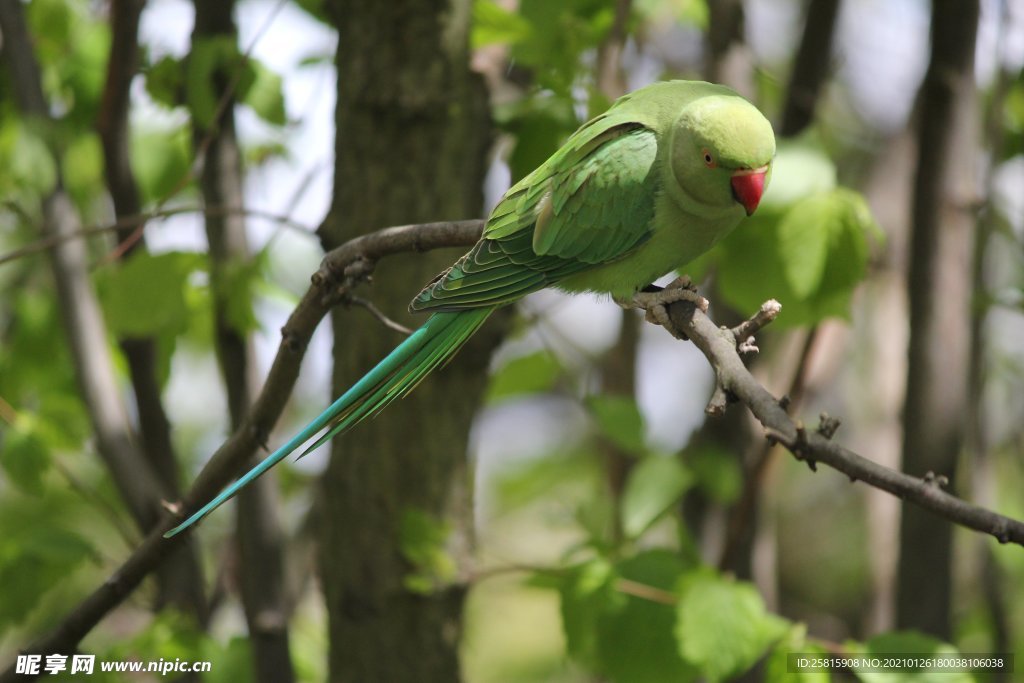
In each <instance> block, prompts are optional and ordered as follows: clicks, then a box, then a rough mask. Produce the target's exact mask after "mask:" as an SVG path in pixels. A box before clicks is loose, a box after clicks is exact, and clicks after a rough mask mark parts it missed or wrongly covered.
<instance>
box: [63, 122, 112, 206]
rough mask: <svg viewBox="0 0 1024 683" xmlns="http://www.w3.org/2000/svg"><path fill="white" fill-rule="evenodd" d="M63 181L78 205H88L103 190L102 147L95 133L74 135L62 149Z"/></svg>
mask: <svg viewBox="0 0 1024 683" xmlns="http://www.w3.org/2000/svg"><path fill="white" fill-rule="evenodd" d="M63 162H64V163H63V165H62V166H63V170H64V182H65V184H66V185H67V188H68V191H69V192H70V193H71V195H72V196H73V197H74V198H75V201H76V202H78V204H79V205H80V206H89V204H90V203H91V202H93V201H95V197H96V196H97V195H98V194H101V193H102V192H103V190H104V179H103V147H102V146H101V145H100V138H99V136H98V135H96V134H95V133H82V134H81V135H77V136H75V137H74V138H73V139H72V140H71V142H70V143H69V144H68V146H67V149H65V150H64V160H63Z"/></svg>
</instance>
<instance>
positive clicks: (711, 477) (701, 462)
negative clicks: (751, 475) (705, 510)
mask: <svg viewBox="0 0 1024 683" xmlns="http://www.w3.org/2000/svg"><path fill="white" fill-rule="evenodd" d="M686 465H687V467H688V468H689V469H690V472H691V473H693V475H694V476H695V478H696V480H697V485H698V486H700V488H701V490H702V491H704V493H705V494H707V496H708V497H709V498H711V499H712V500H714V501H717V502H719V503H723V504H726V505H728V504H729V503H732V502H734V501H735V500H736V499H738V498H739V496H740V493H741V492H742V491H743V471H742V469H741V468H740V464H739V461H738V460H737V458H736V455H735V454H734V453H731V452H729V451H727V450H725V449H723V448H718V447H713V446H708V445H699V446H688V447H687V449H686Z"/></svg>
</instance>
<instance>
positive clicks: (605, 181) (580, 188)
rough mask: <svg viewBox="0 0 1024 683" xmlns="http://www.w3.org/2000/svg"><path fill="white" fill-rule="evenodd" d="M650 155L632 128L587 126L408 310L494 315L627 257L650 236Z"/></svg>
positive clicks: (648, 134) (606, 122)
mask: <svg viewBox="0 0 1024 683" xmlns="http://www.w3.org/2000/svg"><path fill="white" fill-rule="evenodd" d="M657 151H658V145H657V139H656V136H655V133H654V131H652V130H650V129H649V128H646V127H644V126H642V125H640V124H638V123H636V122H635V121H630V120H623V121H616V120H615V118H614V117H604V118H603V117H598V118H597V119H595V120H594V121H592V122H591V123H590V124H588V125H587V126H584V127H583V128H581V129H580V130H579V131H577V132H576V133H575V134H574V135H573V136H572V137H571V138H570V139H569V141H568V142H567V143H566V144H565V145H564V146H563V147H562V148H561V149H559V151H558V152H556V153H555V155H554V156H553V157H551V158H550V159H549V160H548V161H547V162H546V163H544V164H543V165H542V166H541V167H540V168H538V169H537V170H536V171H534V172H533V173H531V174H530V175H528V176H526V177H525V178H523V179H522V180H521V181H520V182H519V183H517V184H516V185H515V186H514V187H513V188H512V189H511V190H509V191H508V192H507V193H506V194H505V196H504V198H503V199H502V200H501V202H499V204H498V206H496V207H495V209H494V211H493V212H491V216H490V218H489V219H488V221H487V226H486V228H485V229H484V236H483V238H482V239H481V240H480V242H478V243H477V244H476V246H475V247H473V249H472V250H471V251H470V252H469V253H468V254H466V255H465V256H463V257H462V258H461V259H459V260H458V261H457V262H456V263H455V265H453V266H452V267H451V268H449V269H448V270H447V271H445V272H444V273H442V274H441V275H439V276H438V277H437V278H436V279H435V280H434V281H433V282H432V283H431V284H429V285H427V287H426V288H425V289H424V290H423V291H422V292H420V294H419V296H417V297H416V298H415V299H414V300H413V302H412V304H410V306H409V308H410V310H413V311H425V310H459V309H466V308H476V307H480V306H498V305H501V304H505V303H509V302H512V301H515V300H516V299H519V298H521V297H523V296H525V295H526V294H529V293H530V292H535V291H537V290H539V289H543V288H544V287H547V286H549V285H552V284H554V283H556V282H558V281H559V280H561V279H563V278H565V277H567V276H569V275H572V274H575V273H578V272H581V271H584V270H587V269H588V268H591V267H593V266H595V265H598V264H601V263H607V262H608V261H612V260H614V259H617V258H620V257H622V256H624V255H626V254H628V253H629V252H630V251H632V250H633V249H635V248H636V247H637V246H639V245H640V244H642V243H643V242H644V241H646V240H647V239H648V238H649V237H650V235H651V230H652V221H653V218H654V203H655V196H656V193H657V186H658V182H657V181H658V174H657V170H656V164H655V159H656V157H657Z"/></svg>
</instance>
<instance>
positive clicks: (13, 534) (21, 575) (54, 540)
mask: <svg viewBox="0 0 1024 683" xmlns="http://www.w3.org/2000/svg"><path fill="white" fill-rule="evenodd" d="M26 521H27V520H26ZM40 521H41V520H33V523H32V524H20V525H16V524H12V523H10V520H2V522H3V524H2V527H3V533H2V534H0V586H3V591H4V599H3V600H0V634H2V633H3V632H4V631H5V630H6V629H7V628H9V627H10V626H11V625H13V624H18V623H21V622H22V621H24V620H25V619H26V618H27V617H28V616H29V615H30V614H31V613H32V610H33V609H35V608H36V607H37V606H38V605H39V603H40V601H41V599H42V597H43V596H44V595H46V594H47V593H48V592H50V591H51V590H53V589H54V588H55V587H58V586H59V585H60V584H61V582H63V581H66V580H67V577H68V576H69V575H70V574H71V573H72V572H73V571H74V570H75V569H77V568H78V566H79V565H81V564H82V563H83V562H85V561H86V560H87V559H89V558H90V557H92V556H93V551H92V548H91V547H90V545H89V544H88V543H86V542H85V540H83V539H82V538H81V537H80V536H79V535H78V534H75V533H73V532H71V531H68V530H66V529H63V528H61V527H60V526H59V525H58V524H55V523H49V524H42V523H39V522H40ZM49 521H51V522H56V521H57V520H49Z"/></svg>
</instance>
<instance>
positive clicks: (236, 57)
mask: <svg viewBox="0 0 1024 683" xmlns="http://www.w3.org/2000/svg"><path fill="white" fill-rule="evenodd" d="M185 71H186V80H185V100H186V102H187V103H188V108H189V110H190V111H191V112H192V118H193V120H194V121H195V123H196V125H197V126H198V127H199V128H201V129H203V128H209V127H210V126H211V125H212V124H213V120H214V118H215V117H216V115H217V109H218V107H219V105H220V101H221V99H222V98H223V97H224V93H225V92H226V91H227V88H228V85H229V84H231V83H233V84H234V86H235V88H234V95H235V98H236V99H239V100H244V99H245V97H246V95H247V94H248V91H249V89H250V88H251V87H252V85H253V83H254V81H255V80H256V70H255V67H254V66H253V62H252V61H251V60H246V59H245V58H244V57H243V56H242V54H241V53H240V52H239V51H238V45H237V44H236V42H235V39H234V38H233V37H231V36H213V37H209V36H207V37H202V38H194V39H193V41H192V52H191V53H189V56H188V63H187V64H186V68H185Z"/></svg>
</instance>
